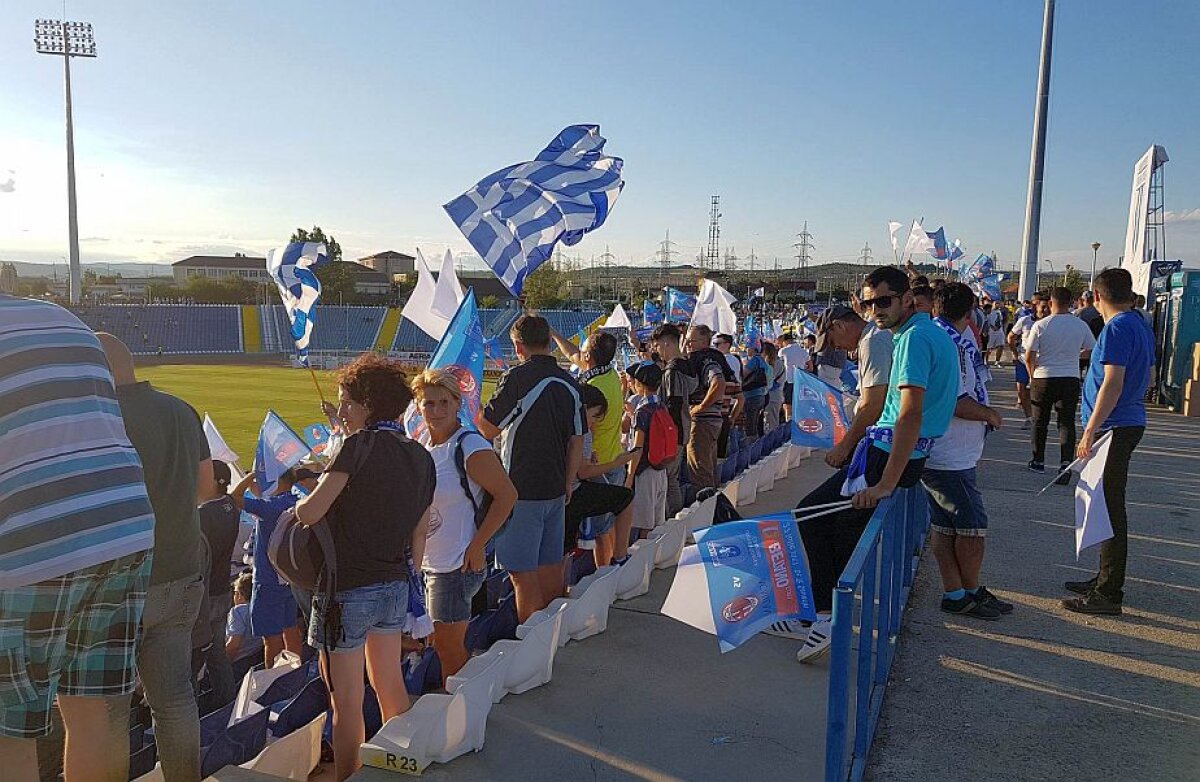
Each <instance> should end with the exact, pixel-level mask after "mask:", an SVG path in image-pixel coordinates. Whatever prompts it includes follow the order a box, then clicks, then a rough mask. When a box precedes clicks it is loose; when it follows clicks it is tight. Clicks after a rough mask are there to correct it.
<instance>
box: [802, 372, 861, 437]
mask: <svg viewBox="0 0 1200 782" xmlns="http://www.w3.org/2000/svg"><path fill="white" fill-rule="evenodd" d="M849 428H850V422H849V421H848V420H847V418H846V409H845V407H843V406H842V392H841V390H840V389H837V388H834V387H833V386H831V385H829V384H828V383H826V382H825V381H824V380H822V379H821V378H819V377H817V376H816V375H812V374H809V373H808V372H805V371H804V370H803V369H799V368H797V369H796V370H795V372H794V373H793V375H792V444H793V445H801V446H806V447H809V448H824V449H826V450H828V449H829V448H832V447H833V446H834V445H835V444H836V443H837V442H838V440H841V439H842V438H843V437H845V436H846V431H847V430H848V429H849Z"/></svg>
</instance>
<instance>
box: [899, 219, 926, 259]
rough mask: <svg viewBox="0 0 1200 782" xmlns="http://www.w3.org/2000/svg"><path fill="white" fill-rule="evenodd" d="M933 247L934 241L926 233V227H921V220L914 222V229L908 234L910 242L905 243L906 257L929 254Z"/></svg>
mask: <svg viewBox="0 0 1200 782" xmlns="http://www.w3.org/2000/svg"><path fill="white" fill-rule="evenodd" d="M932 247H933V240H932V239H930V238H929V235H928V234H927V233H925V226H923V225H921V223H920V221H919V220H913V224H912V228H911V229H909V232H908V240H907V241H905V243H904V255H905V257H907V256H910V255H914V254H917V255H919V254H921V253H924V252H927V251H928V250H929V249H930V248H932Z"/></svg>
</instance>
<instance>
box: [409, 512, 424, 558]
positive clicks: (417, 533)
mask: <svg viewBox="0 0 1200 782" xmlns="http://www.w3.org/2000/svg"><path fill="white" fill-rule="evenodd" d="M428 537H429V508H426V509H425V512H424V513H422V514H421V520H420V521H418V522H417V526H416V527H415V528H414V529H413V533H412V540H411V541H410V542H409V544H408V545H409V546H411V547H412V558H413V564H415V565H416V566H417V570H418V571H419V570H420V569H421V563H422V562H424V561H425V540H426V539H427V538H428Z"/></svg>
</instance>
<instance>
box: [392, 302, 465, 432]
mask: <svg viewBox="0 0 1200 782" xmlns="http://www.w3.org/2000/svg"><path fill="white" fill-rule="evenodd" d="M484 352H485V349H484V340H483V324H482V323H480V320H479V308H478V307H477V306H476V304H475V289H474V288H468V289H467V295H465V296H463V300H462V302H461V303H460V304H459V305H458V311H457V312H455V313H454V317H453V318H451V319H450V326H449V328H447V329H446V334H445V336H443V337H442V341H441V342H440V343H438V346H437V350H435V351H433V357H432V358H431V359H429V368H430V369H440V370H442V371H443V372H449V373H450V374H451V375H454V377H455V378H457V379H458V387H459V390H460V391H461V393H462V407H461V408H460V409H459V413H458V418H459V420H460V421H462V423H463V426H469V427H474V426H475V416H476V415H478V413H479V408H480V397H481V395H482V393H483V358H484ZM404 428H405V430H406V431H407V432H408V436H409V437H411V438H413V439H414V440H419V439H421V438H422V437H423V435H424V434H425V421H424V420H422V418H421V414H420V413H419V412H417V409H416V404H415V403H413V404H409V406H408V411H407V412H406V413H405V414H404Z"/></svg>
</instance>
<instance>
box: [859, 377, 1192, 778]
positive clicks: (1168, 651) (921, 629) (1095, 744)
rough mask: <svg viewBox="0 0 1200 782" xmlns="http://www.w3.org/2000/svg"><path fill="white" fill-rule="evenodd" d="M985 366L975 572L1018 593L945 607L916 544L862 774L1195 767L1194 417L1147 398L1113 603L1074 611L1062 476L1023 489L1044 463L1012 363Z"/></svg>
mask: <svg viewBox="0 0 1200 782" xmlns="http://www.w3.org/2000/svg"><path fill="white" fill-rule="evenodd" d="M997 374H998V377H997V382H994V383H993V384H992V388H993V391H994V394H993V396H994V397H995V401H996V403H997V404H999V405H1001V406H1002V407H1006V408H1007V409H1005V427H1004V429H1002V430H1001V431H1000V432H998V433H995V434H993V435H992V436H991V438H989V442H988V446H987V450H986V452H985V454H984V460H983V462H982V463H981V464H980V467H979V475H980V483H981V486H982V488H983V493H984V500H985V503H986V505H987V509H988V515H989V521H990V530H989V536H988V551H987V558H986V560H985V563H984V578H985V581H986V583H987V584H988V586H989V588H991V589H992V590H993V591H994V592H996V594H998V595H1001V596H1003V597H1004V598H1005V599H1007V600H1009V601H1011V602H1012V603H1014V604H1016V609H1015V611H1014V612H1013V613H1012V614H1011V615H1010V616H1008V617H1005V618H1003V619H1001V620H999V621H995V622H983V621H978V620H971V619H966V618H962V619H960V618H958V617H950V616H949V615H947V614H943V613H941V612H940V611H939V610H938V599H939V597H940V595H941V585H940V583H939V580H938V575H937V567H936V564H935V563H934V561H933V558H932V554H931V553H930V552H927V553H926V555H925V561H924V562H923V563H922V566H921V571H920V575H919V577H918V582H917V586H916V589H915V591H914V592H913V595H912V598H911V599H910V602H909V606H910V609H909V611H908V616H907V617H906V621H905V626H904V631H903V634H902V636H901V639H900V646H899V656H898V658H897V660H896V663H895V665H894V666H893V668H892V681H891V686H890V687H889V689H888V692H887V697H886V700H885V703H884V710H883V719H882V722H881V724H880V727H879V731H878V733H877V734H876V739H875V746H874V749H873V750H872V754H871V762H870V766H869V770H868V778H869V779H873V780H878V781H879V782H884V781H887V782H891V781H892V780H897V781H899V780H921V782H938V781H939V780H946V781H947V782H949V781H950V780H953V781H954V782H959V781H960V780H966V779H980V780H1058V781H1059V782H1071V781H1072V780H1080V781H1081V782H1099V781H1100V780H1110V779H1111V780H1128V781H1130V782H1132V781H1133V780H1154V782H1167V781H1168V780H1197V779H1200V512H1198V511H1197V510H1196V507H1197V504H1198V503H1200V419H1195V418H1184V417H1182V416H1180V415H1177V414H1173V413H1166V412H1154V411H1152V412H1151V414H1150V426H1149V428H1148V430H1147V434H1146V437H1145V438H1144V439H1143V440H1142V443H1141V445H1140V447H1139V448H1138V450H1137V451H1136V452H1135V454H1134V458H1133V463H1132V466H1131V468H1130V472H1131V475H1130V481H1129V516H1130V532H1131V534H1130V540H1129V567H1128V573H1127V582H1126V586H1125V613H1124V615H1123V616H1121V617H1116V618H1108V617H1084V616H1080V615H1078V614H1072V613H1069V612H1067V611H1065V610H1063V609H1062V608H1060V607H1059V604H1058V603H1059V600H1060V599H1061V598H1062V597H1065V596H1067V593H1065V592H1064V591H1063V590H1062V587H1061V584H1062V582H1063V581H1064V580H1078V579H1084V578H1088V577H1089V576H1090V575H1091V574H1092V573H1094V568H1095V567H1096V563H1097V561H1098V556H1097V555H1096V553H1095V552H1094V551H1092V552H1088V551H1085V552H1084V554H1083V557H1082V558H1081V559H1080V561H1079V562H1076V561H1075V553H1074V532H1073V519H1074V514H1073V510H1072V500H1071V498H1072V496H1073V492H1072V490H1070V489H1067V488H1065V487H1058V486H1055V487H1052V489H1051V490H1049V491H1047V492H1046V494H1044V495H1042V496H1041V497H1036V496H1035V493H1036V492H1037V490H1038V489H1040V488H1041V487H1042V486H1044V485H1045V483H1046V482H1047V481H1048V480H1049V479H1050V477H1052V476H1048V477H1043V476H1041V475H1035V474H1032V473H1030V472H1028V470H1027V469H1026V467H1025V463H1026V462H1027V461H1028V459H1029V457H1030V455H1029V453H1028V448H1029V446H1028V443H1029V439H1028V433H1027V432H1022V431H1020V430H1019V426H1020V418H1019V417H1018V414H1017V413H1016V411H1015V409H1014V408H1013V404H1014V401H1015V397H1014V395H1013V394H1012V393H1011V391H1008V392H1007V393H1006V392H1005V390H1007V389H1011V388H1012V385H1011V382H1010V381H1011V378H1012V372H1011V370H1008V369H1003V370H999V371H998V372H997ZM1001 380H1003V382H1000V381H1001ZM1055 437H1056V435H1055V429H1054V427H1053V426H1052V427H1051V428H1050V439H1051V440H1052V442H1053V443H1054V446H1055V448H1057V440H1056V439H1055Z"/></svg>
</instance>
